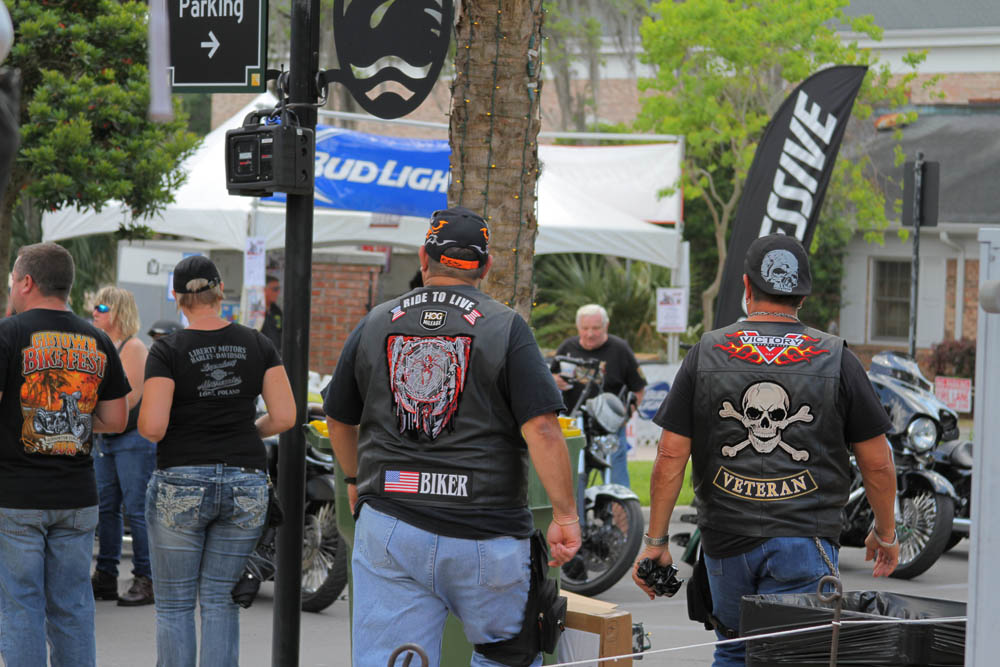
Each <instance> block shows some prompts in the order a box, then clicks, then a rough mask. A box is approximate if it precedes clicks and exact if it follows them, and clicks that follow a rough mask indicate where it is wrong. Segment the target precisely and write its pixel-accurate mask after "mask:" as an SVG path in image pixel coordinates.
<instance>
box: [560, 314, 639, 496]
mask: <svg viewBox="0 0 1000 667" xmlns="http://www.w3.org/2000/svg"><path fill="white" fill-rule="evenodd" d="M608 322H609V320H608V311H606V310H605V309H604V307H603V306H600V305H598V304H596V303H589V304H587V305H585V306H580V308H579V309H578V310H577V311H576V330H577V333H578V334H579V335H577V336H573V337H571V338H567V339H566V340H564V341H563V342H562V344H561V345H559V349H557V350H556V355H557V356H558V355H568V356H571V357H576V358H578V359H587V360H593V359H598V360H600V362H601V365H600V368H599V369H598V373H599V374H600V382H601V391H605V392H610V393H612V394H615V395H616V396H619V397H620V398H622V399H623V400H624V398H625V397H624V396H622V394H623V393H624V392H623V389H625V388H627V389H628V390H629V391H631V392H632V393H634V394H635V405H639V404H640V403H641V402H642V394H643V392H644V391H645V388H646V378H645V377H643V375H642V371H640V370H639V362H638V361H636V358H635V354H633V353H632V348H630V347H629V345H628V343H626V342H625V340H624V339H622V338H619V337H618V336H612V335H610V334H609V333H608ZM564 365H565V364H561V363H560V362H558V361H553V362H552V366H551V371H552V377H553V378H554V379H555V381H556V386H557V387H559V389H560V390H562V392H563V402H564V403H565V404H566V409H567V410H572V409H573V407H574V406H575V405H576V404H577V401H578V400H579V399H580V394H581V392H582V391H583V390H584V385H582V384H580V383H575V384H571V383H570V382H567V380H566V377H564V375H563V370H565V369H564ZM587 398H592V397H591V396H585V397H584V400H586V399H587ZM626 409H628V406H626ZM625 430H626V426H625V425H624V424H623V425H622V427H621V428H620V429H619V430H618V449H616V450H615V451H614V453H613V454H612V455H611V479H610V481H611V482H613V483H615V484H621V485H622V486H630V485H631V483H630V480H629V475H628V450H629V444H628V440H627V439H626V437H625ZM579 483H580V484H581V485H582V486H581V489H582V488H583V486H586V480H585V479H583V478H582V477H581V479H580V482H579ZM580 494H582V491H578V497H577V500H578V502H579V499H580Z"/></svg>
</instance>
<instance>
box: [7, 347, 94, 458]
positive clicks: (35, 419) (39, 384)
mask: <svg viewBox="0 0 1000 667" xmlns="http://www.w3.org/2000/svg"><path fill="white" fill-rule="evenodd" d="M107 362H108V358H107V355H106V354H105V353H103V352H101V351H100V350H99V349H98V347H97V340H96V339H94V338H93V337H92V336H86V335H82V334H70V333H64V332H59V331H38V332H35V333H34V334H33V335H32V336H31V345H30V346H29V347H26V348H24V349H23V350H21V374H22V376H23V377H24V384H22V385H21V413H22V415H23V416H24V423H23V425H22V426H21V442H22V444H23V445H24V451H25V452H26V453H29V454H51V455H64V456H76V455H77V454H88V453H89V452H90V436H91V432H92V429H93V422H92V417H91V414H92V413H93V411H94V407H95V406H96V405H97V390H98V387H99V386H100V384H101V381H102V380H103V379H104V373H105V371H106V369H107Z"/></svg>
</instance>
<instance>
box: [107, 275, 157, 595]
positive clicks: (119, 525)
mask: <svg viewBox="0 0 1000 667" xmlns="http://www.w3.org/2000/svg"><path fill="white" fill-rule="evenodd" d="M95 299H96V301H97V303H96V305H95V306H94V326H96V327H97V328H98V329H100V330H101V331H103V332H104V333H106V334H108V336H109V337H110V338H111V343H112V344H113V345H114V346H115V349H116V350H118V357H119V358H120V359H121V362H122V367H123V368H124V369H125V375H126V376H128V382H129V384H130V385H132V391H130V392H129V394H128V396H127V398H128V405H129V412H128V424H126V426H125V430H124V431H123V432H122V433H121V434H119V435H103V436H97V437H96V441H95V450H96V451H95V456H94V471H95V472H96V474H97V495H98V499H99V501H100V517H99V519H98V523H97V541H98V552H97V567H96V569H95V570H94V576H93V577H92V578H91V584H92V585H93V588H94V598H95V599H98V600H118V605H119V606H122V607H135V606H140V605H146V604H153V582H152V571H151V570H150V566H149V541H148V540H147V538H146V517H145V505H146V485H147V484H148V483H149V477H150V475H152V474H153V468H155V467H156V444H155V443H152V442H150V441H149V440H146V439H145V438H144V437H142V436H141V435H140V434H139V431H138V430H137V426H138V423H139V406H140V404H141V403H142V384H143V380H144V379H145V369H146V354H147V353H146V346H145V345H144V344H143V342H142V341H141V340H139V339H138V338H137V337H136V333H138V331H139V309H138V308H136V305H135V297H133V296H132V293H131V292H129V291H128V290H124V289H121V288H119V287H103V288H101V289H100V290H99V291H98V292H97V296H96V297H95ZM123 504H124V507H125V516H127V517H128V523H129V528H130V529H131V531H132V583H131V585H130V586H129V588H128V591H126V592H125V593H124V594H122V595H121V596H119V595H118V563H119V561H120V560H121V557H122V535H123V532H124V523H123V521H122V505H123Z"/></svg>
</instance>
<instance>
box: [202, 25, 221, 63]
mask: <svg viewBox="0 0 1000 667" xmlns="http://www.w3.org/2000/svg"><path fill="white" fill-rule="evenodd" d="M208 36H209V37H210V38H211V40H212V41H210V42H202V43H201V48H203V49H209V52H208V57H209V58H211V57H212V56H214V55H215V52H216V51H217V50H218V49H219V40H218V39H217V38H216V36H215V33H214V32H212V31H211V30H209V31H208Z"/></svg>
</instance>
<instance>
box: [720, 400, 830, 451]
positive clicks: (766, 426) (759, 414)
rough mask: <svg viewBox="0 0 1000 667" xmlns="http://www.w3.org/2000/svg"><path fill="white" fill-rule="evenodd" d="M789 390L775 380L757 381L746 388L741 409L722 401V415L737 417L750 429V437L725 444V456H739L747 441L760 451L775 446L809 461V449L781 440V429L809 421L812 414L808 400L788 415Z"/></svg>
mask: <svg viewBox="0 0 1000 667" xmlns="http://www.w3.org/2000/svg"><path fill="white" fill-rule="evenodd" d="M788 406H789V398H788V392H787V391H785V388H784V387H782V386H781V385H780V384H776V383H774V382H756V383H754V384H752V385H750V386H749V387H747V388H746V391H744V392H743V411H742V412H739V411H737V410H736V409H735V408H734V407H733V404H732V403H730V402H729V401H723V402H722V409H721V410H719V416H720V417H722V418H723V419H735V420H737V421H738V422H740V423H741V424H743V427H744V428H745V429H746V430H747V438H746V440H743V441H742V442H739V443H737V444H735V445H725V446H723V448H722V455H723V456H730V457H732V456H736V455H737V454H738V453H739V452H740V451H741V450H742V449H744V448H746V446H747V445H752V446H753V448H754V449H755V450H757V453H758V454H770V453H771V452H773V451H774V449H775V448H776V447H780V448H781V449H783V450H785V451H786V452H788V454H789V455H791V457H792V460H793V461H808V460H809V452H807V451H806V450H804V449H795V448H794V447H792V446H791V445H789V444H788V443H787V442H785V441H784V440H782V438H781V432H782V431H783V430H785V429H786V428H788V427H789V426H790V425H791V424H794V423H796V422H804V423H807V424H808V423H809V422H811V421H812V420H813V414H812V412H811V411H810V410H811V408H810V407H809V405H808V404H802V405H801V406H800V407H799V409H798V411H797V412H796V413H795V414H793V415H789V412H788Z"/></svg>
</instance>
